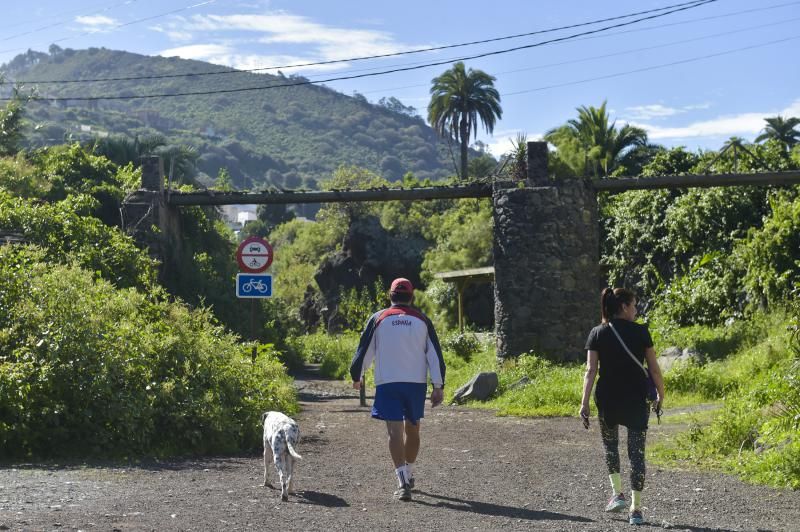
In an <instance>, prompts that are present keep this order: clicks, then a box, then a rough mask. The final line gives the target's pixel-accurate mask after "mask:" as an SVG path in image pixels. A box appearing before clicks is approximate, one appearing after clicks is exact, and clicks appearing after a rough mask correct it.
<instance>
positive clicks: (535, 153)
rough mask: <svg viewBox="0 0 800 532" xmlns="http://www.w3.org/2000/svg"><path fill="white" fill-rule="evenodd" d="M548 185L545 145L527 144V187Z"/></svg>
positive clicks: (538, 143) (541, 143)
mask: <svg viewBox="0 0 800 532" xmlns="http://www.w3.org/2000/svg"><path fill="white" fill-rule="evenodd" d="M550 184H551V183H550V176H549V175H548V173H547V143H546V142H528V185H530V186H532V187H542V186H547V185H550Z"/></svg>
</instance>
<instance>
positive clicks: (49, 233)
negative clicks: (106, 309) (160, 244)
mask: <svg viewBox="0 0 800 532" xmlns="http://www.w3.org/2000/svg"><path fill="white" fill-rule="evenodd" d="M96 205H97V201H96V200H95V199H94V198H92V197H90V196H86V195H75V196H70V197H69V198H67V199H66V200H64V201H59V202H56V203H40V202H36V201H33V200H26V199H22V198H15V197H13V196H11V195H9V194H8V193H6V192H4V191H2V190H0V229H2V230H5V231H10V232H15V233H20V234H22V235H23V236H24V237H25V239H26V240H27V241H28V242H29V243H31V244H35V245H38V246H41V248H42V249H43V250H45V257H46V260H47V261H52V262H58V263H68V262H73V261H74V262H75V263H76V264H78V265H79V266H80V267H82V268H85V269H86V270H89V271H92V272H97V274H98V275H100V276H101V277H103V278H104V279H106V280H108V281H110V282H112V283H114V284H115V285H117V286H119V287H130V286H135V287H139V288H144V287H147V286H150V285H151V284H152V283H153V282H154V281H155V278H156V271H155V263H154V262H153V261H152V259H150V257H148V256H147V253H146V252H144V251H142V250H140V249H138V248H137V247H136V245H135V244H134V242H133V239H132V238H130V237H129V236H127V235H125V234H123V233H122V232H121V231H119V230H118V229H116V228H112V227H109V226H107V225H104V224H103V223H102V222H101V221H100V220H98V219H97V218H94V217H92V216H91V212H92V210H93V209H94V208H95V207H96Z"/></svg>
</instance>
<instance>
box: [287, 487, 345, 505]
mask: <svg viewBox="0 0 800 532" xmlns="http://www.w3.org/2000/svg"><path fill="white" fill-rule="evenodd" d="M297 496H298V497H301V498H300V499H299V500H298V501H297V503H298V504H314V505H317V506H326V507H328V508H345V507H347V506H350V505H349V504H348V503H347V501H346V500H344V499H342V498H341V497H339V496H336V495H331V494H330V493H321V492H319V491H308V490H306V491H303V492H301V493H298V494H297Z"/></svg>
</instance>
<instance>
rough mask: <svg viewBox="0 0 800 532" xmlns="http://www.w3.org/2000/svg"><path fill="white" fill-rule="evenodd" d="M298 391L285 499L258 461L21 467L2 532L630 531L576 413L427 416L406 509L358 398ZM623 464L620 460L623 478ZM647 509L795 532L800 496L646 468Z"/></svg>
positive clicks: (322, 389) (310, 383)
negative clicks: (266, 482)
mask: <svg viewBox="0 0 800 532" xmlns="http://www.w3.org/2000/svg"><path fill="white" fill-rule="evenodd" d="M297 386H298V388H299V390H300V398H301V404H302V407H303V412H302V413H301V414H300V415H299V416H297V418H298V420H299V422H300V426H301V431H302V433H303V436H302V439H301V444H300V446H299V449H298V450H299V451H300V453H301V454H303V461H302V462H301V463H300V464H299V466H298V469H297V476H296V480H295V482H296V484H295V488H296V489H297V490H298V493H297V495H295V496H293V497H291V499H290V502H288V503H281V502H280V496H279V492H278V491H275V490H271V489H269V488H264V487H262V486H261V481H262V471H263V470H262V463H261V457H260V456H258V455H252V456H242V457H225V458H209V459H203V460H187V461H171V462H158V463H155V462H154V463H148V464H145V465H137V466H133V467H108V466H105V467H101V466H48V467H42V466H39V465H23V464H20V465H15V466H11V467H8V466H4V467H3V468H0V530H9V529H10V530H86V531H90V530H159V531H160V530H344V529H348V530H447V531H450V530H569V531H572V530H575V531H578V530H630V529H633V528H634V527H632V526H631V525H628V523H627V519H626V515H624V514H616V515H609V514H604V513H603V512H602V508H603V506H604V504H605V501H606V499H607V496H608V488H607V482H608V480H607V477H606V473H605V466H604V464H603V459H602V454H601V450H600V436H599V434H598V431H597V427H596V424H595V425H593V427H592V429H591V430H590V431H588V432H587V431H585V430H583V429H582V428H581V427H580V424H579V422H578V421H576V420H575V419H517V418H497V417H494V416H493V415H492V414H491V413H489V412H483V411H474V410H470V409H468V408H455V407H440V408H437V409H435V410H428V412H427V416H426V418H425V420H424V421H423V425H422V426H423V429H422V435H423V447H422V452H421V453H420V457H419V459H418V462H417V475H416V476H417V487H418V488H419V490H418V492H416V493H415V494H414V500H413V501H412V502H410V503H403V502H399V501H395V500H393V499H392V491H393V490H394V487H395V486H394V482H395V481H394V476H393V471H392V468H391V466H390V462H389V458H388V450H387V448H386V444H385V429H384V426H383V424H382V423H380V422H377V421H374V420H371V419H370V418H369V413H368V409H365V408H360V407H359V406H358V400H357V397H356V392H355V391H353V390H351V389H349V388H348V387H347V386H346V385H345V384H343V383H338V382H330V381H324V380H320V379H315V378H311V377H308V376H307V377H305V378H300V379H298V381H297ZM662 430H663V429H662ZM650 437H651V439H656V438H658V437H659V429H658V428H655V427H654V428H653V430H651V434H650ZM623 454H624V450H623ZM627 471H628V466H627V462H626V461H625V459H624V458H623V479H625V482H624V484H627V479H626V473H627ZM270 474H271V475H274V474H275V473H274V469H272V468H271V469H270ZM273 479H274V476H273ZM644 503H645V507H646V510H645V518H646V520H647V521H648V524H647V525H645V526H643V527H640V528H641V529H644V530H651V529H663V528H669V529H674V530H693V531H694V530H800V492H790V491H779V490H772V489H767V488H763V487H757V486H749V485H746V484H743V483H741V482H739V481H738V480H736V479H734V478H732V477H728V476H724V475H719V474H711V473H697V472H681V471H664V470H660V469H658V468H655V467H651V468H650V469H649V470H648V472H647V485H646V488H645V492H644Z"/></svg>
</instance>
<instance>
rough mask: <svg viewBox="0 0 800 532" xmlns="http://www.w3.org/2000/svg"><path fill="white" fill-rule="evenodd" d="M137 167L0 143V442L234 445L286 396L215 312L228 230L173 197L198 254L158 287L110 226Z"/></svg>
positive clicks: (251, 443)
mask: <svg viewBox="0 0 800 532" xmlns="http://www.w3.org/2000/svg"><path fill="white" fill-rule="evenodd" d="M0 140H2V139H0ZM10 151H14V150H10ZM139 179H140V175H139V171H138V170H136V169H134V168H133V167H132V166H124V167H118V166H117V165H115V164H113V163H112V162H110V161H109V160H108V159H106V158H104V157H98V156H94V155H92V154H91V153H89V152H87V151H86V150H85V149H83V148H82V147H81V146H79V145H77V144H74V145H64V146H58V147H55V148H48V149H40V150H34V151H31V152H19V153H16V154H14V155H12V156H9V157H5V158H0V233H2V235H3V237H4V238H5V237H9V238H14V239H22V242H21V243H17V244H8V245H2V246H0V449H1V450H2V455H0V457H1V458H4V459H8V458H15V459H26V458H32V457H73V456H79V457H88V456H95V457H97V456H113V457H133V456H140V455H143V454H147V455H175V454H187V453H210V452H232V451H237V450H241V449H250V448H253V447H256V446H257V445H258V442H259V439H260V433H259V432H260V431H259V416H260V413H261V412H262V411H264V410H268V409H280V410H284V411H287V412H292V411H294V410H296V400H295V394H294V390H293V389H292V387H291V381H290V379H289V378H288V377H287V375H286V368H285V367H284V366H283V364H282V363H281V359H284V358H286V355H285V354H284V353H279V352H278V351H277V350H276V349H275V348H273V347H272V345H262V346H260V347H259V350H258V354H257V356H256V357H255V359H253V358H252V355H251V350H250V346H248V345H247V344H243V343H242V341H241V339H240V338H239V337H237V336H235V335H234V334H232V333H231V332H230V329H231V328H232V327H225V326H224V325H223V323H224V322H221V321H220V320H224V319H226V318H230V308H229V306H225V305H224V303H225V301H226V299H227V300H230V299H231V296H230V295H227V297H226V294H228V293H229V292H230V290H228V289H227V286H226V287H225V290H224V291H223V290H222V288H221V286H222V282H221V279H222V278H224V275H225V272H226V268H225V267H223V266H224V265H225V262H226V261H228V262H229V261H230V258H231V256H232V248H233V246H234V242H233V241H232V240H231V237H232V235H230V234H228V233H225V232H221V228H220V226H219V224H218V223H213V212H212V213H206V212H203V211H197V212H191V211H190V212H188V213H186V214H185V216H189V217H193V218H192V219H190V221H192V222H194V223H193V224H192V225H191V226H192V227H195V231H196V232H195V233H194V234H190V235H188V236H187V239H186V244H187V245H188V246H189V248H190V249H192V250H193V251H192V253H193V254H194V256H195V257H196V258H198V259H200V258H203V257H205V260H204V261H201V260H198V265H193V266H190V267H188V268H186V269H185V270H184V271H183V274H184V275H183V276H181V275H177V277H179V278H182V279H183V280H184V284H181V283H176V282H173V283H170V282H167V289H168V290H169V289H172V290H173V292H172V293H170V292H169V291H167V290H165V289H164V288H162V287H161V286H159V285H158V284H157V277H158V270H159V265H158V264H157V263H156V262H154V261H153V260H152V259H151V258H150V257H149V256H148V254H147V253H146V251H144V250H141V249H139V248H138V247H137V246H136V245H135V243H134V241H133V240H132V239H131V238H130V237H129V236H128V235H127V234H125V233H124V232H123V231H121V230H120V227H119V225H120V218H119V204H120V201H121V199H122V197H123V195H124V193H125V191H127V190H130V189H131V188H132V187H133V186H134V184H135V183H138V181H139ZM203 221H207V222H206V223H205V224H204V223H201V222H203ZM210 235H211V236H210ZM212 236H213V238H212ZM220 244H225V245H223V246H221V248H220ZM204 268H205V270H204ZM229 269H230V268H228V270H229ZM221 276H222V277H221ZM187 280H188V281H195V282H197V283H198V285H195V286H194V287H189V286H187V285H186V284H185V283H186V282H187ZM215 280H216V282H215ZM167 281H169V279H168V280H167ZM198 286H200V287H201V288H200V289H198ZM190 288H191V290H190ZM180 292H185V293H187V294H188V295H190V296H191V297H190V298H187V299H191V301H193V302H194V303H195V304H194V305H192V306H191V307H190V306H187V304H185V303H184V302H182V301H181V300H180V299H179V298H177V297H176V296H177V295H180V294H179V293H180ZM203 294H209V298H208V300H207V301H206V302H205V304H201V303H203V300H204V297H203ZM208 303H212V304H215V306H214V307H210V306H208ZM212 308H213V312H217V313H218V316H215V315H214V314H213V313H212Z"/></svg>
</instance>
